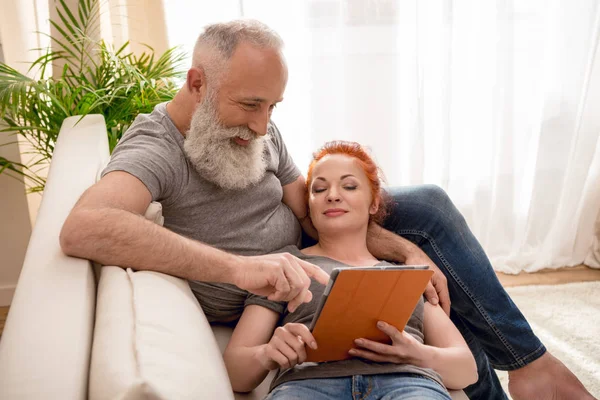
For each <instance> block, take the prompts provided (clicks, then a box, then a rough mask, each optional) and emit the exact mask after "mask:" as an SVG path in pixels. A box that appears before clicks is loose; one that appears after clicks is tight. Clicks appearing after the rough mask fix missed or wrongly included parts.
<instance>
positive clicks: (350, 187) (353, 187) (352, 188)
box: [344, 186, 356, 190]
mask: <svg viewBox="0 0 600 400" xmlns="http://www.w3.org/2000/svg"><path fill="white" fill-rule="evenodd" d="M344 189H346V190H356V186H344Z"/></svg>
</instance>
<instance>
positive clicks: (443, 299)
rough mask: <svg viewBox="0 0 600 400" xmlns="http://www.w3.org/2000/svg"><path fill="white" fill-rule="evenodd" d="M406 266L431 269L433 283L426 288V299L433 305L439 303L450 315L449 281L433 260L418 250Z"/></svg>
mask: <svg viewBox="0 0 600 400" xmlns="http://www.w3.org/2000/svg"><path fill="white" fill-rule="evenodd" d="M404 263H405V264H406V265H428V266H429V269H431V270H432V271H433V276H432V277H431V281H430V282H429V283H428V284H427V287H426V288H425V298H426V299H427V301H429V302H430V303H431V304H433V305H437V304H438V303H439V304H440V306H441V307H442V310H444V312H445V313H446V315H448V316H449V315H450V294H449V292H448V280H447V279H446V277H445V276H444V274H443V273H442V271H440V269H439V268H438V267H437V266H436V265H435V264H434V262H433V261H431V258H429V257H428V256H427V254H425V252H424V251H422V250H421V249H418V251H414V252H412V253H411V254H410V255H409V256H408V257H406V260H405V261H404Z"/></svg>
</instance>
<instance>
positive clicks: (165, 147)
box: [60, 21, 591, 400]
mask: <svg viewBox="0 0 600 400" xmlns="http://www.w3.org/2000/svg"><path fill="white" fill-rule="evenodd" d="M281 48H282V42H281V39H280V38H279V36H278V35H277V34H276V33H275V32H273V31H272V30H271V29H269V28H268V27H266V26H265V25H264V24H261V23H259V22H255V21H254V22H253V21H232V22H229V23H224V24H215V25H211V26H209V27H207V28H206V29H205V31H204V33H202V34H201V35H200V37H199V38H198V41H197V43H196V46H195V48H194V54H193V60H192V67H191V68H190V70H189V71H188V73H187V77H186V82H185V85H184V86H183V87H182V88H181V90H180V91H179V92H178V94H177V95H176V97H175V98H174V99H173V101H171V102H169V103H168V104H160V105H158V106H156V108H155V109H154V111H153V112H152V113H151V114H149V115H140V116H138V117H137V119H136V121H135V122H134V124H132V126H131V127H130V128H129V130H128V131H127V132H126V133H125V135H124V136H123V138H122V139H121V141H120V142H119V144H118V145H117V147H116V148H115V150H114V152H113V154H112V157H111V160H110V163H109V164H108V166H107V167H106V169H105V170H104V171H103V175H102V179H100V181H99V182H97V183H96V184H95V185H93V186H92V187H91V188H90V189H88V190H87V191H86V192H85V193H84V194H83V196H82V197H81V199H80V200H79V202H78V203H77V204H76V205H75V207H74V208H73V210H72V212H71V214H70V215H69V217H68V218H67V220H66V221H65V224H64V226H63V229H62V232H61V237H60V240H61V246H62V249H63V251H64V252H65V253H66V254H67V255H71V256H75V257H81V258H86V259H91V260H94V261H97V262H99V263H101V264H105V265H119V266H122V267H131V268H134V269H137V270H153V271H159V272H163V273H166V274H169V275H174V276H179V277H182V278H185V279H187V280H188V281H189V282H190V286H191V287H192V290H193V291H194V293H195V295H196V296H197V297H198V299H199V301H200V304H201V306H202V308H203V310H204V312H205V313H206V315H207V318H208V319H209V320H211V321H217V320H219V321H232V320H235V319H236V318H238V317H239V315H241V312H242V310H243V308H244V307H245V306H246V305H248V304H260V305H265V306H267V307H269V306H270V305H271V304H273V303H272V302H265V301H264V298H263V297H262V296H268V299H269V300H281V301H285V302H288V305H287V307H288V309H289V310H290V311H292V312H293V311H294V310H295V308H297V306H298V305H299V304H300V303H302V302H306V301H310V299H311V293H310V292H309V291H308V287H309V284H310V278H314V279H316V280H318V281H319V282H321V283H323V284H326V283H327V281H328V276H327V275H326V274H325V273H324V272H323V271H322V270H320V269H319V268H317V267H316V266H314V265H312V264H309V263H307V262H304V261H301V260H299V259H297V258H295V257H293V256H291V255H289V254H271V255H264V254H267V253H269V252H272V251H274V250H276V249H280V248H282V247H284V246H286V245H290V244H299V241H300V235H301V224H302V227H303V228H305V230H307V231H310V227H311V225H310V221H309V220H308V218H307V217H306V216H307V210H306V204H305V190H306V189H305V184H304V178H303V177H302V175H301V173H300V171H299V170H298V168H297V167H296V166H295V164H294V163H293V161H292V159H291V157H290V156H289V154H288V152H287V149H286V147H285V144H284V143H283V140H282V137H281V135H280V133H279V131H278V130H277V128H276V126H275V125H274V124H273V123H272V122H271V113H272V111H273V109H274V108H275V106H276V104H277V103H278V102H280V101H282V99H283V94H284V90H285V86H286V83H287V68H286V65H285V61H284V58H283V55H282V53H281ZM375 97H376V95H374V99H375ZM392 194H393V196H394V200H395V203H394V204H393V206H392V213H391V215H390V218H388V220H387V221H386V227H388V228H390V229H391V230H393V231H395V232H397V233H399V234H402V235H405V237H406V238H407V239H409V240H407V239H405V238H402V237H400V236H398V235H395V234H393V233H391V232H389V231H387V230H385V229H382V228H381V227H378V226H373V227H372V228H371V229H370V233H369V235H370V236H369V249H370V250H371V252H372V253H373V254H374V255H375V256H377V257H378V258H380V259H388V260H396V261H400V262H405V263H407V264H428V265H430V267H431V268H432V269H434V271H435V274H434V278H433V285H430V286H429V288H428V291H427V292H426V297H427V298H428V299H429V301H431V302H433V303H434V304H435V303H437V302H438V299H439V303H440V305H441V306H442V307H443V308H444V310H445V311H446V312H447V313H449V312H450V299H449V295H448V292H449V290H450V294H451V295H452V300H453V304H452V308H453V311H454V312H453V313H452V317H453V321H454V322H455V324H456V325H457V326H458V327H459V329H460V330H461V332H462V333H463V335H464V336H465V337H466V338H467V342H468V343H469V346H470V347H471V350H472V351H473V353H474V354H475V356H476V359H477V362H478V372H479V382H478V383H477V384H475V385H472V386H471V387H469V388H467V389H465V392H467V394H468V395H469V397H470V398H472V399H474V398H481V399H486V400H489V399H504V398H506V396H505V395H504V392H503V390H502V388H501V386H500V383H499V381H498V379H497V377H496V375H495V373H494V371H493V370H492V368H491V366H490V363H492V364H493V365H495V366H497V367H498V368H500V369H508V370H510V372H509V376H510V384H511V386H510V388H511V389H510V390H511V394H512V395H513V398H515V399H524V398H527V399H536V398H540V399H549V398H556V399H566V398H578V399H584V398H591V396H589V394H588V393H587V392H586V391H585V389H584V388H583V386H582V385H581V383H579V381H578V380H577V378H575V377H574V376H573V374H571V373H570V372H569V371H568V369H566V368H565V367H564V365H562V363H560V362H559V361H558V360H556V359H555V358H554V357H552V356H551V355H550V354H549V353H548V352H546V350H545V348H544V346H543V345H542V344H541V343H540V342H539V340H538V339H537V338H536V337H535V335H534V334H533V332H532V331H531V329H530V327H529V325H528V324H527V321H525V319H524V318H523V316H522V315H521V313H520V312H519V310H518V309H517V307H516V306H515V305H514V304H513V303H512V301H511V300H510V298H509V297H508V295H507V294H506V292H505V291H504V290H503V288H502V286H501V285H500V283H499V282H498V280H497V278H496V276H495V274H494V271H493V270H492V268H491V265H490V264H489V260H488V259H487V257H486V256H485V253H483V250H482V249H481V246H480V245H479V243H478V242H477V240H476V239H475V238H474V236H473V235H472V234H471V232H470V231H469V229H468V227H467V225H466V223H465V222H464V219H463V218H462V216H461V215H460V213H459V212H458V211H457V210H456V208H455V207H454V206H453V204H452V202H451V201H450V200H449V199H448V197H447V196H446V194H445V193H444V192H443V191H442V190H441V189H439V188H436V187H432V186H421V187H412V188H398V189H394V190H392ZM151 201H157V202H159V203H160V204H161V205H162V210H163V216H164V227H160V226H158V225H156V224H154V223H151V222H149V221H147V220H145V219H144V218H143V215H144V212H145V210H146V208H147V207H148V205H149V204H150V202H151ZM299 221H300V222H301V224H300V223H299ZM411 241H413V242H415V243H417V244H418V245H419V246H421V247H422V249H423V250H424V251H425V252H424V251H422V250H421V249H420V248H419V247H417V245H415V244H413V243H412V242H411ZM432 260H435V263H434V262H433V261H432ZM436 264H437V265H438V266H439V267H440V268H441V270H440V269H439V268H438V267H437V266H436ZM446 276H447V277H448V279H446ZM282 307H283V306H282Z"/></svg>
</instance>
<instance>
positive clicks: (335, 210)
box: [323, 208, 347, 217]
mask: <svg viewBox="0 0 600 400" xmlns="http://www.w3.org/2000/svg"><path fill="white" fill-rule="evenodd" d="M346 212H347V211H346V210H342V209H341V208H331V209H329V210H327V211H325V212H324V213H323V214H325V215H326V216H328V217H339V216H340V215H344V214H346Z"/></svg>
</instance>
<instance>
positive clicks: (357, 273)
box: [306, 265, 433, 362]
mask: <svg viewBox="0 0 600 400" xmlns="http://www.w3.org/2000/svg"><path fill="white" fill-rule="evenodd" d="M432 275H433V271H431V270H429V267H428V266H426V265H389V266H388V265H386V266H374V267H349V268H335V269H334V270H333V271H332V273H331V277H330V280H329V283H328V285H327V287H326V288H325V292H324V293H323V296H322V298H321V300H320V302H319V305H318V307H317V312H316V313H315V316H314V318H313V320H312V322H311V324H310V330H311V332H312V334H313V336H314V337H315V340H316V341H317V344H318V349H317V350H313V349H311V348H309V347H307V348H306V352H307V360H306V361H313V362H323V361H336V360H344V359H349V358H351V356H350V355H349V354H348V350H350V349H351V348H354V347H355V345H354V340H355V339H358V338H366V339H371V340H374V341H377V342H381V343H391V340H390V338H389V337H388V336H387V335H386V334H384V333H383V332H381V331H380V330H379V329H378V328H377V321H385V322H387V323H389V324H391V325H393V326H395V327H396V328H398V330H400V331H402V330H404V327H405V325H406V323H407V322H408V320H409V318H410V316H411V315H412V313H413V311H414V309H415V307H416V305H417V303H418V301H419V299H420V298H421V296H422V295H423V292H424V291H425V287H426V286H427V283H428V282H429V280H430V279H431V276H432Z"/></svg>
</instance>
